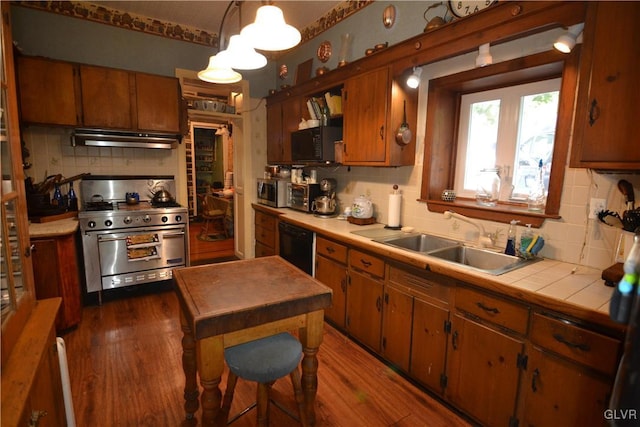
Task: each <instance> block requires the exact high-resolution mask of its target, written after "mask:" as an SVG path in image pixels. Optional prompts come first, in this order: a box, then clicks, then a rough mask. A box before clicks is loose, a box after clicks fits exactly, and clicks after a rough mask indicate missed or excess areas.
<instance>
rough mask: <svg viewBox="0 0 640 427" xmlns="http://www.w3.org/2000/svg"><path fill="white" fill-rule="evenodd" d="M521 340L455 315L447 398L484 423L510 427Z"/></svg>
mask: <svg viewBox="0 0 640 427" xmlns="http://www.w3.org/2000/svg"><path fill="white" fill-rule="evenodd" d="M523 350H524V343H523V342H522V341H521V340H518V339H515V338H513V337H510V336H508V335H505V334H503V333H501V332H499V331H497V330H494V329H491V328H489V327H487V326H485V325H481V324H479V323H476V322H474V321H472V320H469V319H466V318H464V317H462V316H461V315H459V314H456V315H455V316H454V319H453V324H452V329H451V351H450V352H449V355H450V356H449V358H448V361H449V363H448V366H447V377H448V384H447V389H446V391H445V394H446V397H447V398H448V399H449V400H450V401H451V402H452V403H453V404H454V405H456V406H457V407H459V408H460V409H462V410H463V411H465V412H467V413H468V414H469V415H471V416H472V417H473V418H475V419H477V420H478V421H479V422H480V423H481V424H483V425H489V426H508V425H509V419H510V418H512V417H513V416H514V415H515V409H516V396H517V394H518V384H519V378H520V371H519V369H518V366H517V361H518V355H519V354H521V353H523Z"/></svg>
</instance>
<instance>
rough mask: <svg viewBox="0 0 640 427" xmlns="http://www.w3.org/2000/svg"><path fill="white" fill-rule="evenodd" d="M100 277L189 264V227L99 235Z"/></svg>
mask: <svg viewBox="0 0 640 427" xmlns="http://www.w3.org/2000/svg"><path fill="white" fill-rule="evenodd" d="M97 241H98V257H99V259H100V272H101V276H102V277H103V282H104V277H105V276H116V275H121V274H126V273H133V272H139V271H146V270H154V269H163V268H169V267H178V266H184V265H185V264H186V253H187V252H186V228H185V227H184V226H178V227H163V228H145V229H132V230H127V231H120V232H116V233H105V234H100V235H98V236H97Z"/></svg>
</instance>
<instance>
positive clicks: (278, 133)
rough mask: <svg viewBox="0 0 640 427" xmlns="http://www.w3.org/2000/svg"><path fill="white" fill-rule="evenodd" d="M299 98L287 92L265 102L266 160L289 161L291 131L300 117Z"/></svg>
mask: <svg viewBox="0 0 640 427" xmlns="http://www.w3.org/2000/svg"><path fill="white" fill-rule="evenodd" d="M301 102H302V101H301V98H300V97H299V96H295V95H292V94H290V93H287V94H286V96H285V97H284V98H282V99H279V100H277V101H275V102H274V101H273V100H272V99H270V100H269V101H268V102H267V162H268V163H275V164H278V163H285V164H286V163H291V132H293V131H296V130H298V123H300V119H301V118H302V113H301Z"/></svg>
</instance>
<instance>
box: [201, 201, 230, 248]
mask: <svg viewBox="0 0 640 427" xmlns="http://www.w3.org/2000/svg"><path fill="white" fill-rule="evenodd" d="M198 199H200V209H201V210H200V218H202V219H203V220H204V224H202V228H201V229H200V235H199V237H201V238H206V237H207V236H208V235H209V234H212V232H214V231H215V232H218V233H221V234H224V237H225V238H227V237H228V235H227V230H226V227H225V223H224V218H225V215H226V210H227V206H226V204H225V202H224V201H223V202H222V203H219V202H220V201H219V200H216V199H218V198H217V197H214V196H212V195H210V194H198ZM212 226H214V227H215V228H214V229H212V230H210V227H212Z"/></svg>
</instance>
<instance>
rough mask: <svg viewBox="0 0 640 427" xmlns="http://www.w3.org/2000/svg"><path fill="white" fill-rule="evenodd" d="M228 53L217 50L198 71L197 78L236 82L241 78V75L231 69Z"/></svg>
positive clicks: (210, 80) (212, 81)
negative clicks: (204, 66)
mask: <svg viewBox="0 0 640 427" xmlns="http://www.w3.org/2000/svg"><path fill="white" fill-rule="evenodd" d="M229 59H230V58H229V54H228V53H227V52H226V51H222V52H218V54H217V55H214V56H211V57H210V58H209V65H208V66H207V68H205V69H204V70H202V71H200V72H199V73H198V78H199V79H200V80H204V81H205V82H209V83H220V84H228V83H236V82H239V81H240V80H242V75H241V74H240V73H238V72H237V71H234V70H232V69H231V66H230V62H229Z"/></svg>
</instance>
